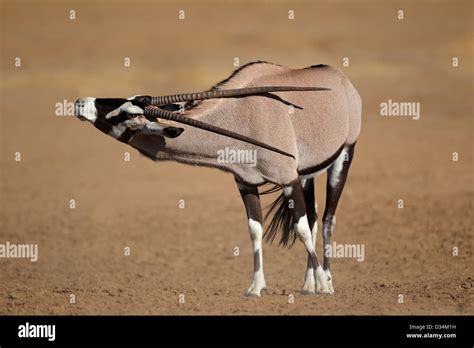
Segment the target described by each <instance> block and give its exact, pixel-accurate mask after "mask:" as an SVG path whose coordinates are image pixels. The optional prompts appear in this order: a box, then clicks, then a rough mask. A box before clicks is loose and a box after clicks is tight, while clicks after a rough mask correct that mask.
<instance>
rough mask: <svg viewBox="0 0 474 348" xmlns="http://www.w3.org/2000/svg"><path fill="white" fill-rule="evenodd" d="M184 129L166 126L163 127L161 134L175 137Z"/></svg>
mask: <svg viewBox="0 0 474 348" xmlns="http://www.w3.org/2000/svg"><path fill="white" fill-rule="evenodd" d="M183 131H184V129H183V128H177V127H166V128H164V129H163V135H164V136H166V137H168V138H176V137H178V136H180V135H181V133H183Z"/></svg>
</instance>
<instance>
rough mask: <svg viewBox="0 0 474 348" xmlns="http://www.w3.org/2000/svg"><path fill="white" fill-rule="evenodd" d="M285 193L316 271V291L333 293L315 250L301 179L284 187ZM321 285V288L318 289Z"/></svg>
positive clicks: (298, 231) (297, 228)
mask: <svg viewBox="0 0 474 348" xmlns="http://www.w3.org/2000/svg"><path fill="white" fill-rule="evenodd" d="M283 193H284V195H285V197H286V198H287V200H288V202H289V203H290V204H292V205H293V209H292V213H293V220H294V222H295V223H294V229H295V231H296V235H297V236H298V238H299V239H300V240H301V242H302V243H303V244H304V246H305V248H306V251H307V252H308V257H309V259H310V261H311V266H312V269H313V270H314V278H315V280H316V291H318V290H319V291H318V292H322V293H331V292H330V290H329V286H328V277H327V275H326V273H325V272H324V270H323V268H322V267H321V265H320V263H319V260H318V257H317V255H316V250H315V248H314V244H313V239H312V236H311V229H310V228H309V223H308V218H307V213H306V204H305V199H304V193H303V188H302V186H301V182H300V180H299V179H295V180H293V181H292V182H291V183H289V184H288V185H286V186H284V187H283ZM318 284H319V288H318Z"/></svg>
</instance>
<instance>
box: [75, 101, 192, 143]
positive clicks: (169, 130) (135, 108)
mask: <svg viewBox="0 0 474 348" xmlns="http://www.w3.org/2000/svg"><path fill="white" fill-rule="evenodd" d="M150 101H151V97H148V96H134V97H130V98H93V97H87V98H81V99H78V100H76V102H75V115H76V116H77V117H78V118H79V119H80V120H81V121H89V122H90V123H92V124H93V125H94V127H96V128H97V129H99V130H100V131H101V132H103V133H105V134H107V135H110V136H111V137H113V138H115V139H117V140H120V141H123V142H127V141H128V140H129V138H130V137H131V136H133V134H134V133H135V132H137V131H145V132H150V133H153V134H155V135H162V136H164V137H169V138H175V137H177V136H179V135H180V134H181V133H182V132H183V128H177V127H171V126H168V125H166V124H164V123H162V122H158V121H157V120H156V119H155V120H152V121H151V120H149V119H147V118H146V117H145V116H144V114H145V108H146V107H147V106H148V105H149V104H150Z"/></svg>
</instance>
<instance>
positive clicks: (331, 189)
mask: <svg viewBox="0 0 474 348" xmlns="http://www.w3.org/2000/svg"><path fill="white" fill-rule="evenodd" d="M354 147H355V144H353V145H348V146H346V147H345V148H344V150H343V151H342V152H341V154H340V155H339V157H338V158H337V159H336V161H334V163H333V164H332V165H331V167H329V169H328V178H327V186H326V208H325V210H324V215H323V231H322V233H323V250H324V265H323V268H324V272H325V273H326V275H327V277H328V279H329V280H328V286H329V290H330V292H331V293H334V287H333V284H332V275H331V271H330V270H329V266H330V260H331V258H330V255H329V253H328V252H327V251H328V248H329V246H330V244H331V237H332V235H333V233H334V226H335V225H336V208H337V204H338V203H339V198H341V194H342V190H343V189H344V184H345V182H346V179H347V174H348V173H349V167H350V165H351V162H352V158H353V157H354ZM321 286H322V285H318V284H317V283H316V291H318V287H321Z"/></svg>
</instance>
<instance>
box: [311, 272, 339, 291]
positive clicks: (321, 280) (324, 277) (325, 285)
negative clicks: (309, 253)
mask: <svg viewBox="0 0 474 348" xmlns="http://www.w3.org/2000/svg"><path fill="white" fill-rule="evenodd" d="M315 277H316V292H318V293H322V294H332V293H334V289H332V277H331V273H330V272H325V271H324V270H323V268H322V267H321V266H319V267H318V268H316V272H315ZM329 281H331V286H329Z"/></svg>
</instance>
